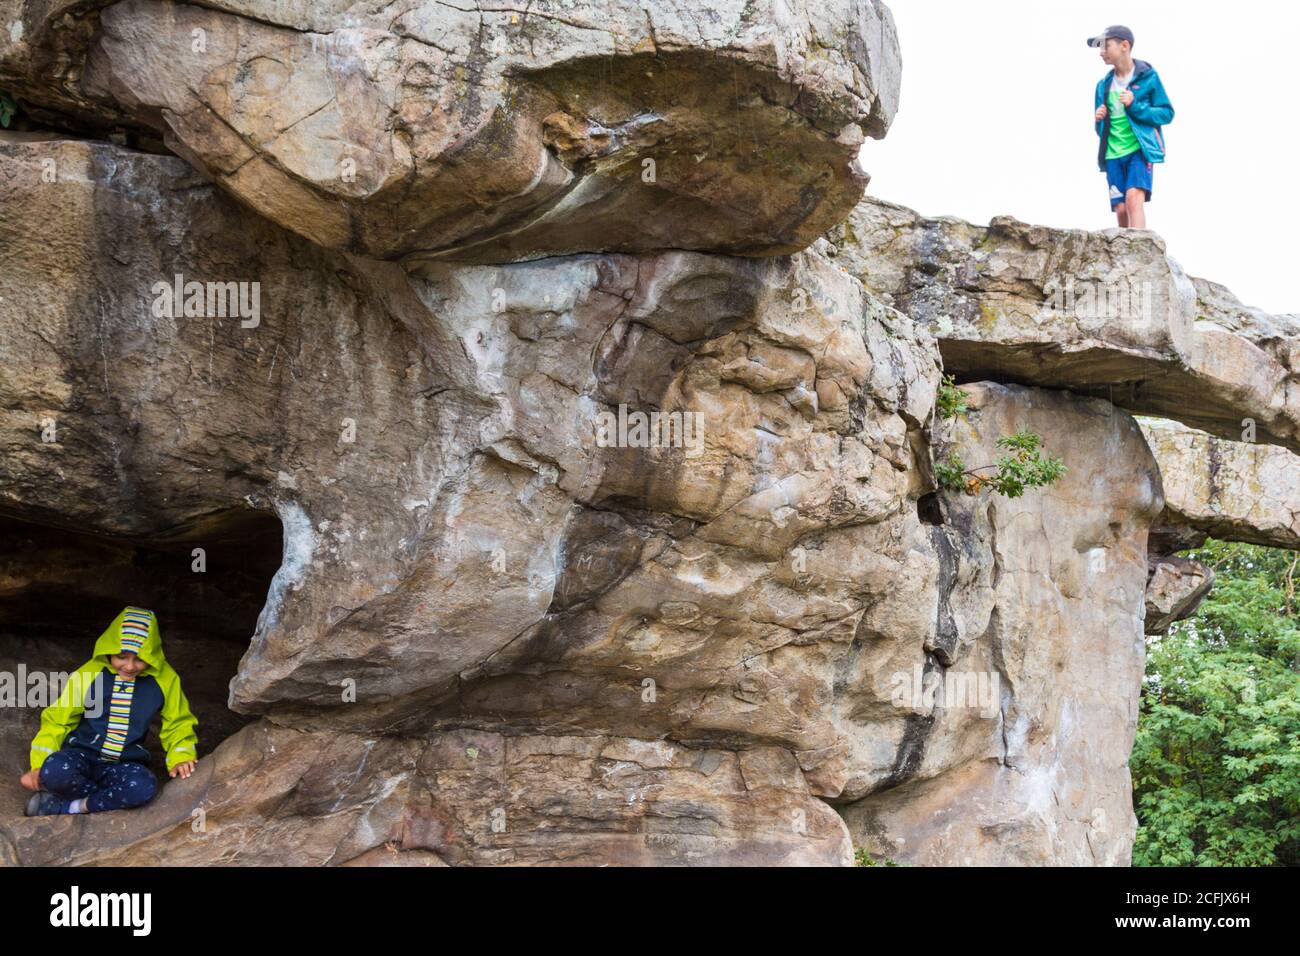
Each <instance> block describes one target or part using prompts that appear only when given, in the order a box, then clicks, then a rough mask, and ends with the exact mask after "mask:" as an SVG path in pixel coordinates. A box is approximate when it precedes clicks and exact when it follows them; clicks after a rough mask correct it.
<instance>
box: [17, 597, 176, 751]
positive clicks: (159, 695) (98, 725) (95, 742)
mask: <svg viewBox="0 0 1300 956" xmlns="http://www.w3.org/2000/svg"><path fill="white" fill-rule="evenodd" d="M128 615H129V616H130V618H129V620H128ZM146 621H147V626H148V630H147V633H145V623H144V622H146ZM124 624H125V625H126V632H125V633H124V631H123V625H124ZM124 641H125V644H126V647H127V649H128V650H136V653H137V655H138V656H139V658H140V660H142V661H144V662H145V664H147V665H148V666H147V667H145V668H144V669H143V670H141V671H140V673H139V674H137V675H136V679H135V684H136V686H135V687H134V688H133V691H134V696H135V701H134V703H133V704H132V705H131V707H130V720H129V726H128V727H127V728H125V730H123V729H121V728H117V729H116V730H110V729H109V728H108V721H109V714H108V711H109V707H108V706H107V701H108V699H109V697H110V696H111V694H112V689H113V681H114V677H115V673H116V672H115V671H114V670H113V668H112V667H111V665H110V664H109V662H108V659H109V657H110V656H112V655H114V654H118V653H120V652H121V651H122V649H123V646H124ZM137 648H138V649H137ZM101 702H102V703H101ZM88 703H90V704H91V705H92V706H91V708H90V711H91V714H87V704H88ZM159 709H161V711H162V731H161V734H160V738H161V741H162V745H163V749H164V750H165V751H166V753H167V770H168V771H169V772H170V771H171V770H172V769H173V768H175V766H176V765H177V764H180V763H185V762H186V761H187V760H195V759H197V758H198V743H199V739H198V734H197V733H196V730H197V728H198V718H196V717H195V716H194V714H193V713H192V712H191V711H190V703H189V701H188V700H186V699H185V693H184V691H182V690H181V679H180V675H178V674H177V673H176V671H175V670H174V669H173V668H172V666H171V665H170V664H168V663H167V659H166V658H165V657H164V656H163V649H162V631H161V630H160V628H159V627H158V617H157V615H155V614H154V613H153V611H149V610H146V609H144V608H138V607H125V608H123V609H122V611H121V613H119V614H118V615H117V617H115V618H114V619H113V623H112V624H110V625H109V626H108V629H107V630H105V631H104V633H103V634H101V635H99V640H97V641H95V655H94V657H92V658H91V659H90V660H88V661H87V662H86V663H84V664H82V665H81V666H80V667H78V668H77V670H76V671H75V672H74V673H73V674H72V675H70V678H69V680H68V682H67V684H65V685H64V687H63V690H62V691H61V692H60V694H59V697H58V699H57V700H56V701H55V702H54V703H53V704H51V705H50V706H49V707H46V708H45V709H44V710H43V711H41V729H40V732H39V733H38V734H37V735H36V737H35V738H34V739H33V740H32V747H31V764H32V769H33V770H38V769H40V766H41V764H43V763H44V762H45V759H46V758H47V757H48V756H49V755H50V754H52V753H54V752H55V751H56V750H59V749H60V748H61V747H63V746H64V745H65V744H66V745H67V746H75V747H80V748H82V749H88V750H98V749H99V748H100V747H102V746H103V745H104V744H103V741H105V740H106V738H107V737H108V736H109V735H110V734H111V733H116V734H117V736H118V737H119V740H120V744H121V746H120V748H119V749H120V759H123V760H136V761H141V760H143V761H146V762H147V760H148V754H149V752H148V750H147V749H146V748H145V747H144V745H143V743H142V742H141V741H142V740H143V739H144V737H145V735H146V734H147V733H148V727H149V723H150V722H151V721H152V720H153V717H154V715H155V714H157V713H158V711H159ZM92 714H93V716H92ZM83 715H86V716H85V719H84V720H83ZM108 759H118V758H116V757H113V758H108Z"/></svg>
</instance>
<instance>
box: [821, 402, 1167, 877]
mask: <svg viewBox="0 0 1300 956" xmlns="http://www.w3.org/2000/svg"><path fill="white" fill-rule="evenodd" d="M967 391H968V392H969V393H970V394H971V399H970V402H969V404H970V406H971V412H970V414H969V415H968V416H966V417H965V418H959V419H958V420H957V424H956V427H955V431H956V435H955V443H956V445H957V447H958V448H959V449H960V450H961V453H962V456H963V458H965V460H966V461H967V462H968V463H970V464H975V463H977V462H978V463H983V462H985V461H992V460H993V459H994V458H995V457H996V455H997V454H998V450H997V448H996V446H995V442H996V440H997V438H998V437H999V436H1001V435H1004V434H1008V433H1011V432H1014V431H1016V430H1017V429H1018V428H1019V427H1021V426H1025V427H1028V428H1030V429H1032V430H1034V431H1036V432H1038V433H1039V434H1040V435H1041V436H1042V437H1043V441H1044V444H1045V446H1046V447H1047V448H1048V449H1049V450H1053V451H1057V452H1058V453H1060V454H1061V455H1063V457H1064V458H1065V460H1066V462H1067V468H1068V471H1067V472H1066V474H1065V476H1064V478H1063V479H1062V480H1061V481H1060V483H1059V484H1058V485H1056V486H1054V487H1053V488H1052V489H1051V490H1050V491H1046V492H1045V491H1029V492H1027V493H1026V494H1025V495H1024V496H1023V497H1022V498H1017V499H1006V498H1002V497H990V493H989V492H988V491H987V490H986V491H983V492H981V493H980V495H979V496H975V497H972V496H967V495H961V494H957V495H953V494H951V493H946V494H945V500H944V507H945V512H946V516H947V517H946V522H945V525H944V526H943V528H944V530H945V533H946V534H948V535H950V536H951V538H952V540H953V541H954V543H955V544H956V543H958V542H959V543H960V546H961V547H962V548H963V549H966V550H968V551H970V552H972V553H974V554H976V555H984V554H988V555H989V556H990V557H991V559H992V565H991V567H990V568H989V569H988V571H987V574H980V575H978V576H976V577H975V578H974V579H973V580H972V581H971V582H970V583H967V584H965V586H954V587H953V591H952V594H953V597H954V598H957V597H960V598H961V599H962V600H963V601H964V602H966V603H967V604H968V606H978V607H980V614H981V618H983V619H985V620H986V621H987V624H986V625H984V626H978V625H977V626H975V627H973V628H970V629H968V631H967V633H966V634H965V635H963V638H962V640H961V641H959V642H958V644H957V648H958V650H957V652H955V653H953V654H952V655H951V663H945V662H944V661H943V659H942V658H939V659H938V663H939V664H940V666H941V668H942V670H941V673H943V679H944V684H945V689H944V690H943V691H937V692H936V693H935V694H934V705H933V709H931V710H929V711H924V710H922V711H921V712H919V713H917V714H916V723H915V725H914V727H913V731H914V734H915V740H914V744H913V746H914V748H915V753H916V758H915V764H916V770H915V773H914V774H913V775H912V776H911V777H910V779H906V780H905V781H903V782H902V783H901V784H900V785H898V786H894V787H891V788H889V789H886V790H883V791H882V792H879V793H874V794H872V795H870V796H868V797H866V798H865V799H862V800H859V801H857V802H856V803H853V804H850V805H849V806H848V807H846V808H844V810H843V812H844V816H845V819H846V821H847V822H848V825H849V830H850V832H851V833H852V834H853V837H854V842H855V844H857V845H859V846H865V847H866V848H867V849H868V850H869V851H870V852H871V853H872V854H873V855H880V856H887V857H890V858H893V859H896V860H899V861H903V862H909V863H917V864H939V865H970V864H984V865H987V864H1038V865H1041V864H1059V865H1097V864H1100V865H1114V864H1119V863H1126V862H1127V861H1128V858H1129V854H1130V851H1131V848H1132V841H1133V833H1134V829H1135V827H1136V820H1135V818H1134V816H1133V809H1132V794H1131V784H1130V781H1129V774H1128V765H1127V761H1128V753H1129V750H1130V749H1131V747H1132V741H1133V735H1134V732H1135V728H1136V721H1137V706H1138V693H1139V690H1140V687H1141V681H1142V669H1143V653H1144V649H1143V627H1142V600H1143V591H1144V589H1145V586H1146V580H1147V566H1146V530H1147V527H1148V525H1149V524H1150V522H1151V520H1152V519H1153V518H1154V517H1155V516H1156V515H1157V514H1159V512H1160V509H1161V505H1162V499H1161V492H1160V476H1159V472H1158V470H1157V468H1156V463H1155V460H1154V458H1153V457H1152V456H1151V453H1150V451H1149V450H1148V448H1147V446H1146V443H1145V442H1144V441H1143V439H1142V433H1141V432H1140V430H1139V429H1138V427H1137V424H1136V423H1135V422H1134V421H1133V419H1132V418H1130V417H1129V416H1128V415H1125V414H1124V413H1122V412H1119V411H1117V410H1116V409H1115V408H1114V407H1113V406H1111V405H1110V404H1109V403H1107V402H1104V401H1100V400H1089V399H1084V398H1079V397H1076V396H1072V395H1070V394H1068V393H1065V392H1051V391H1039V390H1036V389H1024V388H1018V387H1015V386H1002V385H993V384H980V385H974V386H969V387H968V388H967ZM940 593H941V594H943V593H944V591H943V590H942V589H941V592H940ZM941 600H942V598H941ZM986 676H987V679H988V680H989V682H990V684H992V685H993V686H995V687H996V688H997V693H996V697H995V699H996V700H997V709H996V712H995V713H994V716H993V717H992V719H987V718H986V719H978V718H979V717H980V716H982V714H981V713H980V712H978V711H975V712H972V711H973V708H971V707H970V706H969V704H970V695H969V693H967V694H963V690H966V689H967V688H968V687H969V685H970V683H971V680H972V678H974V679H976V681H978V680H979V679H980V678H983V677H986ZM963 678H964V682H961V681H962V679H963ZM954 682H959V683H958V689H957V690H956V692H955V693H953V692H951V691H949V690H948V689H947V687H948V685H951V684H952V683H954ZM950 698H951V699H952V700H955V702H956V706H952V704H951V703H950ZM945 705H947V706H945ZM932 727H933V728H936V729H937V728H943V727H953V728H956V727H961V728H962V731H961V734H960V737H959V738H958V739H961V741H962V744H963V745H964V746H962V747H961V752H960V753H953V750H954V749H955V748H953V746H952V744H951V743H948V742H946V741H945V739H944V736H941V737H940V738H939V739H938V740H927V739H926V738H927V732H932V731H931V728H932ZM945 736H957V734H956V733H954V731H949V734H948V735H945Z"/></svg>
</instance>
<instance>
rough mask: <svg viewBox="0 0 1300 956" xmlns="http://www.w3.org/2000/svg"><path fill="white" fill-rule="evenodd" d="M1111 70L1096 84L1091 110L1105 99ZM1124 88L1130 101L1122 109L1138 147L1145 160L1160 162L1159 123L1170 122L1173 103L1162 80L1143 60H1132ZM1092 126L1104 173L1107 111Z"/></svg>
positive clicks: (1162, 150) (1161, 140)
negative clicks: (1094, 130) (1130, 95)
mask: <svg viewBox="0 0 1300 956" xmlns="http://www.w3.org/2000/svg"><path fill="white" fill-rule="evenodd" d="M1114 74H1115V71H1114V70H1111V71H1110V72H1109V73H1107V74H1106V75H1105V76H1103V77H1102V78H1101V81H1100V82H1099V83H1098V84H1097V91H1096V96H1095V97H1094V99H1095V102H1094V103H1093V106H1092V109H1093V112H1094V113H1095V112H1096V111H1097V108H1098V107H1100V106H1101V104H1102V103H1105V102H1106V90H1107V87H1109V86H1110V78H1111V77H1112V76H1113V75H1114ZM1128 88H1129V89H1130V90H1131V91H1132V93H1133V102H1132V103H1130V104H1129V105H1128V106H1126V107H1124V113H1125V114H1126V115H1127V116H1128V122H1129V125H1130V126H1132V127H1133V132H1134V134H1135V135H1136V136H1137V141H1138V145H1139V146H1141V147H1142V153H1143V154H1144V155H1145V156H1146V158H1147V162H1148V163H1163V162H1164V161H1165V137H1164V134H1163V133H1161V131H1160V127H1162V126H1164V125H1165V124H1166V123H1171V122H1173V119H1174V104H1173V103H1170V102H1169V95H1168V94H1167V93H1165V87H1164V84H1163V83H1161V82H1160V74H1159V73H1157V72H1156V70H1155V67H1153V66H1152V65H1151V64H1150V63H1148V62H1147V61H1146V60H1134V61H1133V79H1132V80H1131V81H1129V85H1128ZM1096 127H1097V135H1098V136H1100V137H1101V142H1100V143H1099V144H1098V146H1097V168H1098V169H1100V170H1101V171H1102V172H1103V173H1104V172H1105V171H1106V140H1108V139H1109V138H1110V112H1109V111H1107V113H1106V118H1105V119H1104V120H1102V121H1101V122H1099V123H1097V124H1096Z"/></svg>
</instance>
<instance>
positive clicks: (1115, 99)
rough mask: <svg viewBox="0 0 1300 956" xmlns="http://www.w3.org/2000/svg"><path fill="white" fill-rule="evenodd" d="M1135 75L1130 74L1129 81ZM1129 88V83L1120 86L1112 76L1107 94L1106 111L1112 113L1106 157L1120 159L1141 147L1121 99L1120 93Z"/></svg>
mask: <svg viewBox="0 0 1300 956" xmlns="http://www.w3.org/2000/svg"><path fill="white" fill-rule="evenodd" d="M1132 81H1133V77H1132V76H1131V75H1130V76H1129V83H1131V82H1132ZM1127 88H1128V83H1125V84H1124V85H1123V86H1119V85H1118V84H1117V83H1116V81H1115V79H1114V77H1112V78H1111V82H1110V88H1109V91H1108V92H1107V94H1106V111H1107V112H1108V113H1109V114H1110V136H1109V137H1108V138H1107V140H1106V158H1107V159H1119V158H1120V157H1121V156H1127V155H1128V154H1129V153H1132V152H1135V151H1137V150H1139V149H1141V148H1142V147H1141V145H1140V144H1139V143H1138V138H1137V134H1136V133H1134V132H1133V126H1132V124H1130V123H1129V121H1128V114H1127V113H1125V112H1124V104H1123V103H1121V102H1120V101H1119V95H1120V93H1121V92H1123V91H1124V90H1125V89H1127Z"/></svg>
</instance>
